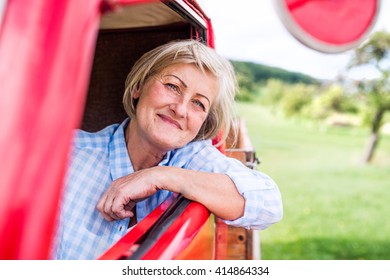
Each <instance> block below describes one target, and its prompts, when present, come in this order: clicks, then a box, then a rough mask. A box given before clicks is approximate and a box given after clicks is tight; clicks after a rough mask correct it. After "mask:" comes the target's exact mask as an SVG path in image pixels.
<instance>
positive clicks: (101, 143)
mask: <svg viewBox="0 0 390 280" xmlns="http://www.w3.org/2000/svg"><path fill="white" fill-rule="evenodd" d="M127 124H128V119H127V120H125V121H124V122H123V123H122V124H120V125H119V124H114V125H111V126H108V127H106V128H105V129H103V130H101V131H99V132H96V133H88V132H85V131H81V130H77V133H76V135H75V138H74V143H73V151H72V156H71V164H70V167H69V170H68V174H67V178H66V184H65V190H64V196H63V201H62V203H61V204H62V205H61V214H60V218H59V225H58V231H57V234H56V239H55V244H54V248H53V258H54V259H96V258H98V257H99V256H100V255H101V254H102V253H104V252H105V251H106V250H107V249H108V248H109V247H111V246H112V245H113V244H114V243H115V242H116V241H118V240H119V239H120V238H121V237H122V236H123V235H125V234H126V233H127V231H128V228H127V226H128V224H129V219H124V220H118V221H113V222H108V221H106V220H105V219H104V218H103V216H102V215H101V213H100V212H99V211H98V210H97V209H96V205H97V202H98V201H99V199H100V197H101V196H102V195H103V193H104V192H105V191H106V190H107V188H108V187H109V186H110V184H111V182H112V181H114V180H116V179H118V178H120V177H123V176H125V175H128V174H130V173H132V172H134V169H133V166H132V165H131V161H130V158H129V155H128V152H127V147H126V143H125V136H124V128H125V127H126V126H127ZM159 165H162V166H175V167H181V168H187V169H192V170H199V171H207V172H219V173H225V174H227V175H228V176H229V177H230V178H231V179H232V180H233V182H234V183H235V185H236V187H237V189H238V191H239V192H240V193H241V194H242V195H243V196H244V197H245V201H246V202H245V213H244V216H243V217H241V218H239V219H237V220H234V221H225V222H226V223H227V224H230V225H234V226H240V227H246V228H255V229H264V228H266V227H268V226H269V225H271V224H273V223H275V222H277V221H279V220H280V219H281V217H282V201H281V195H280V192H279V190H278V188H277V186H276V184H275V183H274V181H273V180H272V179H271V178H270V177H268V176H267V175H265V174H263V173H260V172H258V171H253V170H250V169H248V168H246V167H245V166H244V165H243V164H242V163H241V162H239V161H238V160H235V159H232V158H228V157H226V156H224V155H223V154H222V153H220V152H219V151H218V150H217V149H216V148H215V147H213V146H212V145H211V141H197V142H192V143H189V144H188V145H187V146H185V147H183V148H180V149H177V150H173V151H170V152H168V153H167V154H166V156H165V158H164V159H163V160H162V161H161V162H160V163H159ZM170 194H171V193H170V192H169V191H158V192H157V193H156V194H155V195H153V196H151V197H149V198H147V199H145V200H143V201H141V202H139V203H137V206H136V207H137V209H136V210H137V219H138V221H141V220H142V219H144V218H145V217H146V216H147V215H148V214H149V213H150V212H151V211H152V210H153V209H154V208H156V207H157V206H158V205H159V204H160V203H162V202H163V201H164V200H165V199H166V198H167V197H168V196H169V195H170Z"/></svg>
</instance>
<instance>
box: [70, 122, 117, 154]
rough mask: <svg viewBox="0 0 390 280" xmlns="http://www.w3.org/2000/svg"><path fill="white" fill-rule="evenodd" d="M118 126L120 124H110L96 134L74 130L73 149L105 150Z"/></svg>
mask: <svg viewBox="0 0 390 280" xmlns="http://www.w3.org/2000/svg"><path fill="white" fill-rule="evenodd" d="M119 126H120V124H112V125H109V126H107V127H105V128H103V129H101V130H99V131H96V132H89V131H85V130H81V129H76V130H75V131H74V137H73V147H75V148H79V149H88V148H91V149H99V148H102V149H105V148H106V147H107V145H108V144H109V143H110V139H111V138H112V136H113V135H114V133H115V131H116V130H117V129H118V127H119Z"/></svg>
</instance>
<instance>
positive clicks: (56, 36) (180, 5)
mask: <svg viewBox="0 0 390 280" xmlns="http://www.w3.org/2000/svg"><path fill="white" fill-rule="evenodd" d="M276 2H279V3H278V4H277V5H278V6H279V8H280V9H281V13H282V14H283V13H284V14H285V16H284V18H287V19H286V21H285V22H286V24H287V25H288V26H290V27H291V28H292V32H296V31H294V30H293V29H294V28H295V29H296V25H297V24H294V23H295V22H297V23H300V22H302V26H303V27H304V26H305V24H306V23H307V21H305V20H303V21H300V19H302V18H304V17H302V13H301V12H299V11H300V10H299V9H300V8H302V5H303V4H304V3H303V2H310V1H276ZM282 2H283V3H282ZM312 2H316V1H312ZM317 2H318V1H317ZM320 2H324V3H325V2H334V1H320ZM340 2H344V3H347V2H351V1H340ZM352 2H353V1H352ZM364 2H365V3H366V2H367V3H368V2H371V3H374V6H371V7H373V8H372V10H373V12H372V13H371V16H372V18H373V17H374V15H375V13H376V10H377V9H378V7H377V6H379V4H378V5H377V1H364ZM286 3H287V4H286ZM237 5H240V4H239V2H237ZM351 5H354V4H353V3H352V4H351ZM359 5H360V4H359ZM221 6H223V2H222V1H221ZM309 6H310V5H309ZM0 7H1V9H0V125H1V127H0V155H1V159H2V162H1V163H0V174H1V179H0V202H1V203H0V240H1V243H0V259H48V258H49V251H50V246H51V243H52V239H53V232H54V229H55V220H56V217H57V215H58V210H57V209H58V203H59V199H60V196H61V191H62V186H63V177H64V174H65V172H66V162H67V155H68V152H69V148H70V141H71V136H72V131H73V130H74V129H75V128H79V127H81V128H83V129H85V130H87V131H97V130H99V129H101V128H103V127H104V126H106V125H108V124H111V123H114V122H120V121H122V120H123V118H124V117H125V113H124V110H123V108H122V104H121V99H122V93H123V87H124V83H123V82H124V80H125V78H126V75H127V73H128V72H129V70H130V68H131V66H132V64H133V63H134V61H135V60H136V59H137V58H138V57H140V55H141V54H143V53H144V52H146V51H147V50H150V49H152V48H154V47H156V46H158V45H160V44H162V43H165V42H168V41H171V40H173V39H181V38H197V39H201V40H203V41H204V42H205V44H207V45H209V46H211V47H214V34H213V28H212V24H211V21H210V19H209V18H208V16H207V15H206V14H205V13H204V12H203V11H202V8H201V7H200V6H199V4H198V3H197V2H196V1H194V0H162V1H150V0H149V1H148V0H56V1H54V0H27V1H26V0H12V1H11V0H0ZM366 10H368V9H366ZM294 11H298V12H297V13H295V12H294ZM309 11H310V10H309ZM311 11H313V10H311ZM304 14H305V13H303V15H304ZM286 15H288V16H286ZM291 15H292V16H291ZM293 26H295V27H294V28H293ZM367 26H369V25H367ZM353 30H356V29H353ZM311 31H312V30H309V31H308V33H310V32H311ZM315 32H317V31H314V33H315ZM363 33H364V32H360V33H359V34H357V35H356V36H355V37H354V38H352V39H353V40H352V41H356V39H357V38H360V37H362V35H363ZM296 34H298V33H296ZM299 34H301V35H302V32H300V33H299ZM301 35H298V36H301ZM306 37H307V36H306ZM312 37H313V36H309V39H307V38H305V37H302V36H301V37H299V38H300V40H301V41H304V42H306V43H307V42H311V41H313V38H312ZM320 39H321V38H320ZM305 40H306V41H305ZM307 40H308V41H307ZM314 41H317V40H315V39H314ZM347 43H348V44H349V43H350V42H349V41H348V42H347ZM331 44H333V47H334V46H336V45H343V46H342V48H339V49H336V48H329V47H328V48H327V47H325V49H328V50H332V51H334V50H336V51H339V50H344V49H345V47H344V42H340V41H336V42H331ZM320 45H321V46H323V45H324V44H320ZM325 45H326V44H325ZM314 47H315V46H314ZM348 47H350V46H349V45H348ZM322 50H324V49H322ZM240 127H241V134H240V140H239V143H238V145H237V146H236V147H235V148H234V149H233V148H232V147H231V146H230V144H229V143H226V144H225V145H224V146H222V147H221V152H224V153H227V154H228V155H229V156H233V157H236V158H238V159H240V160H242V161H243V162H244V163H245V164H248V166H250V167H252V168H255V166H256V163H257V161H256V157H255V155H254V149H253V147H252V146H251V144H250V140H249V138H248V137H247V133H246V130H245V124H244V123H241V124H240ZM259 249H260V245H259V241H258V233H256V232H252V231H251V230H245V229H242V228H232V227H229V226H227V225H225V224H223V223H221V222H220V221H219V220H218V219H217V218H215V217H214V216H213V215H210V213H209V212H208V211H207V209H206V208H205V207H204V206H203V205H200V204H198V203H195V202H192V201H188V200H186V199H184V198H183V197H181V196H180V195H179V196H172V197H170V198H169V199H168V200H167V201H165V202H164V203H163V204H161V205H160V206H159V207H158V208H156V209H155V210H154V211H153V212H152V213H151V214H150V215H149V216H148V217H147V218H145V219H144V220H142V221H141V222H140V223H139V224H138V225H137V226H136V227H135V228H134V229H133V230H132V231H131V234H128V235H126V236H124V237H123V238H122V239H121V240H120V241H119V242H118V243H117V244H115V245H114V246H113V247H112V248H110V249H109V250H108V251H107V252H105V253H104V254H103V255H102V256H101V257H100V259H254V258H258V257H259Z"/></svg>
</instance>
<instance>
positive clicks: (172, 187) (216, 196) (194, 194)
mask: <svg viewBox="0 0 390 280" xmlns="http://www.w3.org/2000/svg"><path fill="white" fill-rule="evenodd" d="M156 168H157V169H158V173H159V178H160V179H159V188H161V189H165V190H169V191H173V192H177V193H181V194H182V195H183V196H184V197H186V198H187V199H190V200H193V201H197V202H199V203H201V204H203V205H204V206H205V207H206V208H207V209H209V211H210V212H212V213H213V214H215V215H216V216H218V217H219V218H222V219H224V220H235V219H238V218H240V217H241V216H242V215H243V214H244V208H245V199H244V197H243V196H241V195H240V194H239V193H238V191H237V189H236V187H235V185H234V183H233V181H232V180H231V179H230V178H229V176H227V175H225V174H220V173H209V172H201V171H193V170H188V169H182V168H177V167H167V166H159V167H156Z"/></svg>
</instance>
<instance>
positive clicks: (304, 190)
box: [238, 103, 390, 260]
mask: <svg viewBox="0 0 390 280" xmlns="http://www.w3.org/2000/svg"><path fill="white" fill-rule="evenodd" d="M238 109H239V114H240V116H241V118H243V119H245V121H246V125H247V128H248V132H249V135H250V137H251V140H252V144H253V146H254V147H255V149H256V153H257V156H258V158H259V159H260V160H261V164H260V165H259V166H258V169H259V170H261V171H263V172H265V173H267V174H268V175H270V176H271V177H273V179H274V180H275V181H276V182H277V183H278V185H279V188H280V190H281V192H282V196H283V205H284V218H283V220H282V221H281V222H280V223H278V224H276V225H273V226H271V227H270V228H268V229H266V230H264V231H262V232H261V233H260V238H261V255H262V259H283V260H286V259H287V260H288V259H299V260H311V259H312V260H324V259H325V260H329V259H336V260H339V259H390V137H389V136H383V137H382V138H381V141H380V143H379V147H378V149H377V151H376V154H375V157H374V161H373V163H371V164H370V165H364V164H362V162H361V158H362V155H363V152H364V149H365V144H366V142H367V140H368V130H366V129H363V128H351V127H333V128H332V127H326V126H325V125H323V124H314V123H308V122H298V121H293V120H286V119H284V118H282V117H280V116H277V115H274V114H272V113H271V112H270V111H269V110H268V109H265V108H263V107H260V106H258V105H254V104H247V103H240V104H238Z"/></svg>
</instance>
